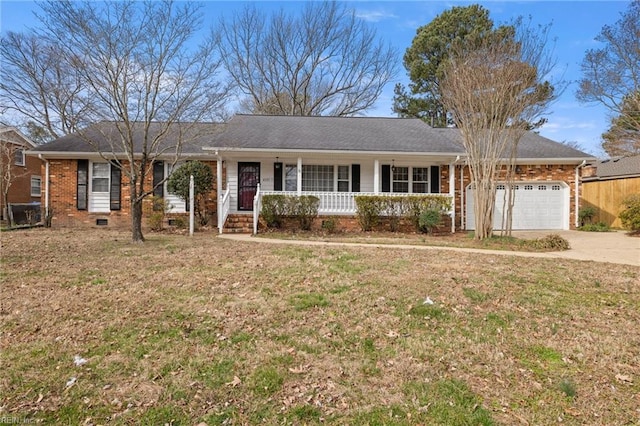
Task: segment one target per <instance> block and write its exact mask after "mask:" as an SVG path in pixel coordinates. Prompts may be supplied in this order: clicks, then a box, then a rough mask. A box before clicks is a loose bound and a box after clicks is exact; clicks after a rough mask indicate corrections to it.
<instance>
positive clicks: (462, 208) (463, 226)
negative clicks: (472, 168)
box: [460, 164, 467, 230]
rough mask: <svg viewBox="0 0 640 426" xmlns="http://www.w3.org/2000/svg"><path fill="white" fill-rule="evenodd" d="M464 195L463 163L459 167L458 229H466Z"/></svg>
mask: <svg viewBox="0 0 640 426" xmlns="http://www.w3.org/2000/svg"><path fill="white" fill-rule="evenodd" d="M465 195H466V191H465V187H464V164H463V165H462V167H460V229H462V230H466V229H467V228H466V226H467V224H466V221H467V215H466V212H465V205H464V197H465Z"/></svg>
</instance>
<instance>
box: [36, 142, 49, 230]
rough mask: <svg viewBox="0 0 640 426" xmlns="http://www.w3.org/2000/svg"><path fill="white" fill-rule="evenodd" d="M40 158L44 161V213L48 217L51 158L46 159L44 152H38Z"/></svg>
mask: <svg viewBox="0 0 640 426" xmlns="http://www.w3.org/2000/svg"><path fill="white" fill-rule="evenodd" d="M38 158H39V159H40V160H41V161H44V214H45V218H46V217H49V160H47V159H45V158H44V157H43V156H42V154H38Z"/></svg>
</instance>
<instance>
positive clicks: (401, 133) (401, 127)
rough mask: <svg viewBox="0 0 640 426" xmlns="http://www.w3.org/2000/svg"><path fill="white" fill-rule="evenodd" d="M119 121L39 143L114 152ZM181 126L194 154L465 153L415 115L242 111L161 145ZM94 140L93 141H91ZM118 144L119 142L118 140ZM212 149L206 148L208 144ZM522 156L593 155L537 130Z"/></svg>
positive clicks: (449, 133) (456, 138)
mask: <svg viewBox="0 0 640 426" xmlns="http://www.w3.org/2000/svg"><path fill="white" fill-rule="evenodd" d="M117 124H118V123H115V122H101V123H97V124H94V125H92V126H89V127H88V128H87V129H85V130H84V131H83V135H82V136H80V135H79V134H72V135H68V136H64V137H62V138H59V139H57V140H55V141H53V142H50V143H48V144H45V145H41V146H39V147H37V148H36V151H37V152H38V153H44V154H55V155H57V156H61V155H63V154H68V155H74V156H78V155H81V154H82V153H95V152H97V151H98V150H102V151H107V152H111V151H112V149H111V147H110V145H109V139H113V140H118V139H119V138H120V135H119V132H118V131H117ZM142 126H143V124H142V123H136V124H135V126H134V142H135V143H134V145H135V149H136V150H137V151H138V152H140V150H141V147H142V142H143V137H142V135H143V128H142ZM162 129H163V125H162V124H161V123H154V124H152V126H151V130H150V134H151V135H156V134H158V132H160V131H161V130H162ZM179 132H185V133H187V137H186V138H185V140H186V142H185V143H184V145H183V153H184V154H187V155H192V156H199V155H200V156H207V155H211V151H212V150H216V149H221V150H225V151H235V150H238V151H256V152H260V151H262V152H266V151H270V152H273V151H280V152H283V151H292V152H326V153H330V152H331V153H336V152H337V153H340V152H345V153H346V152H350V153H398V154H407V155H411V154H414V155H449V156H455V155H461V156H463V155H464V153H465V151H464V148H463V146H462V137H461V133H460V130H458V129H453V128H433V127H430V126H428V125H427V124H426V123H424V122H423V121H421V120H419V119H416V118H379V117H378V118H376V117H318V116H314V117H300V116H272V115H271V116H270V115H243V114H239V115H236V116H234V117H233V118H232V119H231V120H230V121H229V122H228V123H226V124H224V125H223V124H216V123H175V124H172V125H171V128H170V131H169V133H168V135H167V136H165V137H164V139H163V143H162V144H161V146H160V149H161V150H162V149H170V148H171V146H172V145H173V144H174V143H175V142H174V141H175V140H176V139H177V135H178V133H179ZM88 140H91V143H89V142H88ZM116 146H118V145H117V144H116ZM203 148H204V149H206V150H208V151H209V152H206V151H205V150H203ZM518 158H519V159H529V160H571V161H574V162H580V161H582V160H583V159H590V158H592V157H590V156H589V155H588V154H585V153H584V152H581V151H578V150H575V149H573V148H571V147H569V146H566V145H563V144H561V143H558V142H554V141H552V140H550V139H547V138H544V137H542V136H540V135H538V134H536V133H531V132H529V133H526V134H525V135H524V136H523V138H522V139H521V141H520V144H519V149H518Z"/></svg>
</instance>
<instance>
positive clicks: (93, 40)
mask: <svg viewBox="0 0 640 426" xmlns="http://www.w3.org/2000/svg"><path fill="white" fill-rule="evenodd" d="M41 7H42V14H41V16H40V20H41V21H42V23H43V26H44V28H46V31H47V35H48V37H49V40H51V41H53V40H55V41H56V43H58V44H59V46H60V51H61V52H62V57H61V59H62V60H65V61H67V63H69V64H72V67H73V69H74V71H75V72H76V73H77V75H78V76H79V79H80V82H81V87H82V94H83V96H84V97H85V99H89V100H90V101H91V102H90V103H87V105H86V108H85V110H86V111H87V114H88V116H90V117H92V119H94V118H98V119H100V120H104V121H110V122H112V125H109V126H100V125H96V126H89V127H88V128H86V129H82V130H79V131H78V132H77V134H78V135H79V136H80V137H81V138H83V139H84V140H86V141H87V142H88V143H90V144H91V145H92V146H94V148H95V149H96V150H97V151H98V152H99V153H100V155H101V156H102V157H103V158H105V159H106V160H109V161H111V162H112V164H113V165H114V166H115V167H117V168H119V169H120V170H121V171H122V174H123V175H124V177H126V179H123V182H124V183H125V184H127V185H128V189H129V195H130V203H131V223H132V239H133V241H134V242H142V241H144V237H143V234H142V203H143V200H144V199H145V197H147V196H148V195H150V194H151V193H152V191H153V188H150V187H149V185H148V182H147V180H148V179H147V178H148V176H149V175H150V173H151V167H152V164H153V161H154V159H156V158H158V157H159V156H161V155H167V154H171V155H172V158H173V159H174V160H173V161H174V163H175V161H177V159H178V157H179V156H180V154H181V150H182V146H183V145H184V144H186V143H190V142H191V141H192V140H193V139H194V138H199V137H201V136H202V135H201V134H200V133H199V129H202V128H203V127H207V126H198V125H197V122H202V121H212V120H215V119H216V113H217V112H219V111H221V109H222V108H221V106H222V103H223V102H224V100H225V99H226V97H227V93H228V92H227V89H226V87H225V86H223V85H222V84H221V83H220V80H219V79H218V71H219V69H220V62H219V61H218V60H217V59H216V58H217V56H216V55H215V50H216V45H217V42H218V38H217V37H216V36H215V34H214V33H213V32H212V33H211V34H209V36H208V37H206V38H204V39H202V41H201V42H200V43H199V44H196V43H195V42H194V40H193V38H194V36H195V35H196V33H197V32H198V31H199V30H200V28H201V26H202V16H201V12H200V6H199V5H196V4H194V3H191V2H175V3H174V2H173V1H170V0H165V1H151V0H149V1H144V2H137V1H118V2H108V3H96V2H92V1H85V2H82V3H81V2H75V1H69V0H64V1H48V2H46V3H44V4H42V5H41ZM190 123H191V124H190ZM208 127H210V126H208ZM105 142H106V145H104V143H105Z"/></svg>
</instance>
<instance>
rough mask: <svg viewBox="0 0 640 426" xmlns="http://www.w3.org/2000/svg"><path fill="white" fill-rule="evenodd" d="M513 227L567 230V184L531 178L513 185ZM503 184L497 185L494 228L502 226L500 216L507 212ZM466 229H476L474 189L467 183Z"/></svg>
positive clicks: (519, 228)
mask: <svg viewBox="0 0 640 426" xmlns="http://www.w3.org/2000/svg"><path fill="white" fill-rule="evenodd" d="M513 190H514V191H515V201H514V205H513V226H512V229H513V230H535V229H569V202H570V200H569V187H568V186H567V184H566V183H564V182H548V181H544V182H541V181H530V182H517V183H516V184H514V185H513ZM506 192H507V191H506V185H505V184H504V183H500V184H498V189H497V192H496V204H495V210H494V216H493V228H494V229H501V228H502V216H503V213H504V212H505V211H506V206H505V205H504V204H505V203H504V200H505V197H506ZM465 195H466V206H465V208H466V215H465V217H466V225H467V226H466V229H468V230H473V229H475V220H474V213H473V189H472V185H469V186H467V189H466V191H465Z"/></svg>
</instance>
